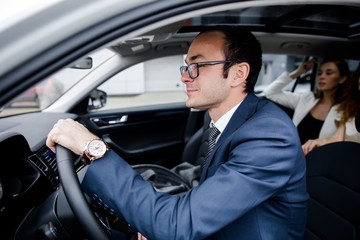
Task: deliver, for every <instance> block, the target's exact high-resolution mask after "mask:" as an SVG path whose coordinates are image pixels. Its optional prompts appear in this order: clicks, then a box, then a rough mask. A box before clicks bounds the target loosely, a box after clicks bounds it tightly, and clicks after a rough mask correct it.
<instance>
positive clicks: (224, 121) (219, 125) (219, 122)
mask: <svg viewBox="0 0 360 240" xmlns="http://www.w3.org/2000/svg"><path fill="white" fill-rule="evenodd" d="M241 103H242V101H241V102H239V103H238V104H236V105H235V106H234V107H233V108H231V109H230V110H229V111H227V112H226V113H225V114H224V115H222V116H221V118H219V120H217V121H216V122H214V121H213V120H211V122H210V127H212V126H215V127H216V128H217V129H218V130H219V131H220V134H221V133H222V132H223V131H224V129H225V127H226V125H227V124H228V123H229V121H230V119H231V117H232V116H233V115H234V113H235V111H236V109H237V108H238V107H239V106H240V104H241ZM220 134H219V136H220Z"/></svg>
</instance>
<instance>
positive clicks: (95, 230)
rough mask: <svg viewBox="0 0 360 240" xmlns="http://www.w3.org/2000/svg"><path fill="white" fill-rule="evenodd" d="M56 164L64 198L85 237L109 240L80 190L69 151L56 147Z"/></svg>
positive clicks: (107, 234) (95, 239) (109, 236)
mask: <svg viewBox="0 0 360 240" xmlns="http://www.w3.org/2000/svg"><path fill="white" fill-rule="evenodd" d="M56 162H57V167H58V173H59V177H60V182H61V185H62V187H63V190H64V193H65V197H66V199H67V201H68V203H69V205H70V208H71V210H72V212H73V213H74V215H75V217H76V218H77V219H78V221H79V223H80V225H81V226H82V228H83V230H84V232H86V234H87V237H88V238H89V239H94V240H98V239H104V240H111V239H112V238H111V235H110V234H109V233H108V232H107V231H106V230H105V228H104V227H102V226H101V224H100V221H99V220H98V219H97V217H96V216H95V215H94V213H93V212H92V210H91V208H90V206H89V204H88V202H87V200H86V198H85V196H84V193H83V192H82V190H81V187H80V182H79V179H78V177H77V174H76V170H75V168H74V162H73V156H72V153H71V152H70V150H68V149H66V148H64V147H62V146H60V145H57V146H56Z"/></svg>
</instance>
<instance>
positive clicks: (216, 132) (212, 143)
mask: <svg viewBox="0 0 360 240" xmlns="http://www.w3.org/2000/svg"><path fill="white" fill-rule="evenodd" d="M219 134H220V131H219V129H217V128H216V127H215V126H214V127H211V130H210V134H209V146H208V152H207V156H209V155H210V153H211V151H212V150H213V148H214V146H215V143H216V138H217V137H218V136H219Z"/></svg>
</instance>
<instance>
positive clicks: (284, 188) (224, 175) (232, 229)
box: [47, 27, 308, 240]
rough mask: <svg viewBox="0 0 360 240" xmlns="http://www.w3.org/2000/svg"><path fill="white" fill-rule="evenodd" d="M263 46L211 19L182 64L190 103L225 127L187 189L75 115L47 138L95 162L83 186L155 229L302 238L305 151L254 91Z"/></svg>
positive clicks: (134, 222)
mask: <svg viewBox="0 0 360 240" xmlns="http://www.w3.org/2000/svg"><path fill="white" fill-rule="evenodd" d="M261 54H262V52H261V47H260V44H259V43H258V41H257V40H256V38H255V37H254V36H253V35H252V34H251V33H250V32H247V31H245V30H239V29H236V30H234V29H231V28H225V27H221V28H219V29H211V30H208V31H205V32H202V33H200V34H199V35H198V36H197V37H196V38H195V40H194V41H193V42H192V44H191V46H190V48H189V50H188V54H187V57H186V60H185V61H186V64H187V65H186V66H183V67H181V68H180V71H181V79H182V81H183V83H184V84H185V85H186V92H187V95H188V100H187V106H188V107H192V108H198V109H208V112H209V114H210V116H211V119H212V121H211V126H212V127H216V128H217V132H218V134H219V135H217V137H216V139H215V142H216V144H215V146H214V148H213V149H212V151H211V152H210V153H209V155H208V158H207V159H206V161H205V163H204V165H203V169H202V173H201V179H200V184H199V186H197V187H194V188H192V189H191V190H190V191H188V192H187V193H186V194H184V195H181V196H174V195H169V194H167V193H159V192H156V191H155V190H154V189H153V187H152V185H151V184H150V183H149V182H146V181H144V180H143V179H142V177H141V176H140V175H139V174H138V173H137V172H136V171H134V170H133V169H132V168H131V166H129V165H128V164H127V163H126V162H125V161H124V160H123V159H122V158H121V157H120V156H118V155H116V153H115V152H113V151H112V150H109V151H106V150H104V149H105V148H106V147H104V145H102V142H101V140H100V141H99V140H95V141H97V142H96V143H93V139H98V137H97V136H94V135H93V134H92V133H90V132H89V131H88V130H87V129H86V128H84V127H83V126H82V125H80V124H78V123H77V122H74V121H73V120H70V119H67V120H60V121H59V122H58V123H57V124H56V125H55V126H54V128H53V129H52V130H51V132H50V133H49V136H48V139H47V145H48V146H49V147H50V148H51V149H53V150H55V149H54V146H55V144H60V145H63V146H64V147H66V148H69V149H70V150H72V151H73V152H74V153H76V154H78V155H81V154H82V155H83V157H84V158H85V160H86V161H85V162H87V163H91V162H92V163H91V165H90V166H89V168H88V170H87V173H86V175H85V178H84V180H83V182H82V186H83V189H84V191H85V192H86V193H87V194H88V195H89V196H95V197H96V198H98V199H101V201H102V202H103V203H104V204H106V205H107V206H108V207H109V209H110V211H112V212H113V213H115V214H116V215H118V216H119V217H121V218H123V219H125V220H126V221H127V222H128V223H129V224H130V225H131V226H133V227H134V228H136V229H137V230H138V231H139V232H141V233H142V235H143V236H145V237H146V238H148V239H154V240H161V239H164V240H169V239H185V240H189V239H220V240H221V239H232V240H233V239H246V240H249V239H250V240H251V239H256V240H257V239H262V240H265V239H266V240H270V239H274V240H289V239H301V238H302V236H303V233H304V228H305V222H306V211H307V209H306V203H307V199H308V195H307V192H306V182H305V160H304V154H303V151H302V149H301V145H300V141H299V138H298V135H297V130H296V128H295V127H294V125H293V123H292V121H291V119H290V118H289V117H288V116H287V115H286V114H285V113H284V112H283V111H282V110H280V109H279V108H278V107H277V106H275V105H274V104H272V103H271V102H269V101H266V100H260V99H259V98H257V97H256V96H255V95H254V93H253V89H254V86H255V83H256V81H257V77H258V73H259V71H260V69H261V62H262V60H261ZM85 146H87V147H86V148H85V150H84V147H85ZM94 146H95V147H94ZM92 148H93V149H92ZM94 149H95V151H94ZM94 159H97V160H95V161H94Z"/></svg>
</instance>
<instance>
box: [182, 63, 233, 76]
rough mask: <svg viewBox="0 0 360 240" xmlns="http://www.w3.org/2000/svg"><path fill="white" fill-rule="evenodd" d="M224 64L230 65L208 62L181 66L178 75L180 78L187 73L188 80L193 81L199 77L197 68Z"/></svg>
mask: <svg viewBox="0 0 360 240" xmlns="http://www.w3.org/2000/svg"><path fill="white" fill-rule="evenodd" d="M225 63H231V61H209V62H198V63H192V64H190V65H188V66H181V67H180V74H181V76H182V75H184V73H185V72H186V71H187V72H188V73H189V76H190V78H192V79H194V78H197V77H198V76H199V67H203V66H206V65H216V64H225Z"/></svg>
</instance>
